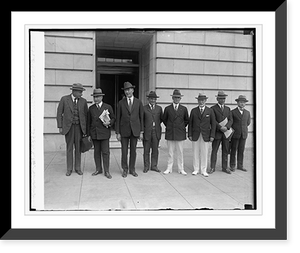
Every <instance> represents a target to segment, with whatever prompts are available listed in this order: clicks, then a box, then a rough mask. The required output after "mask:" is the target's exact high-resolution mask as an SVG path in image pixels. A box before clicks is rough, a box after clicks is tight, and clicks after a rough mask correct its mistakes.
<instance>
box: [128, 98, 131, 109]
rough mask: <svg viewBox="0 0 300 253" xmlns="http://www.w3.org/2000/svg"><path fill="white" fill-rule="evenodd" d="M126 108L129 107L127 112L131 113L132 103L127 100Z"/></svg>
mask: <svg viewBox="0 0 300 253" xmlns="http://www.w3.org/2000/svg"><path fill="white" fill-rule="evenodd" d="M128 107H129V111H131V108H132V102H131V99H129V101H128Z"/></svg>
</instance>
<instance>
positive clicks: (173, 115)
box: [163, 104, 189, 141]
mask: <svg viewBox="0 0 300 253" xmlns="http://www.w3.org/2000/svg"><path fill="white" fill-rule="evenodd" d="M163 122H164V124H165V126H166V134H165V139H166V140H173V141H183V140H185V139H186V126H187V125H188V123H189V114H188V110H187V108H186V107H185V106H183V105H181V104H179V107H178V109H177V111H175V110H174V107H173V104H171V105H169V106H167V107H166V108H165V111H164V114H163Z"/></svg>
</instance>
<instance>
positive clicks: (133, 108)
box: [57, 82, 250, 179]
mask: <svg viewBox="0 0 300 253" xmlns="http://www.w3.org/2000/svg"><path fill="white" fill-rule="evenodd" d="M134 88H135V86H134V85H132V84H131V83H130V82H125V83H124V87H123V88H122V89H123V90H124V93H125V96H124V98H123V99H121V100H120V101H119V103H118V107H117V113H116V116H115V114H114V112H113V109H112V107H111V106H110V105H108V104H106V103H104V102H103V101H102V100H103V97H104V96H105V94H104V93H102V90H101V89H100V88H98V89H94V91H93V94H91V96H93V99H94V104H93V105H91V106H90V107H89V108H88V106H87V101H86V100H85V99H84V98H82V97H81V96H82V92H83V91H84V90H85V89H84V88H83V86H82V84H80V83H75V84H73V86H72V87H71V90H72V93H71V94H70V95H66V96H63V97H62V98H61V100H60V102H59V105H58V108H57V126H58V128H59V132H60V133H61V134H63V135H65V140H66V156H67V173H66V175H67V176H70V175H71V173H72V171H73V152H74V149H75V172H76V173H77V174H79V175H82V171H81V152H80V145H81V144H80V143H81V139H82V137H84V136H89V138H90V140H91V141H92V142H93V145H94V161H95V166H96V171H95V172H94V173H93V174H92V175H93V176H96V175H98V174H101V173H103V169H102V164H103V168H104V175H105V176H106V177H107V178H109V179H111V178H112V177H111V175H110V173H109V161H110V149H109V139H110V137H111V127H112V126H113V125H115V131H116V137H117V140H118V141H120V142H121V167H122V170H123V173H122V177H124V178H125V177H127V175H128V173H129V174H131V175H132V176H134V177H137V176H138V174H137V172H136V170H135V163H136V155H137V153H136V146H137V141H138V140H141V141H143V146H144V154H143V160H144V169H143V172H144V173H147V172H148V171H149V170H152V171H156V172H160V170H159V168H158V157H159V142H160V139H161V134H162V127H161V124H162V123H163V124H164V125H165V126H166V131H165V139H166V141H167V147H168V161H167V169H166V170H165V171H164V172H163V173H164V174H169V173H172V170H173V163H174V159H175V157H177V165H178V173H180V174H183V175H186V174H187V173H186V171H185V170H184V159H183V142H184V141H185V140H186V137H187V136H186V135H187V134H186V127H187V126H188V131H187V132H188V139H189V140H190V141H192V147H193V167H194V171H193V173H192V174H193V175H197V174H198V173H201V174H202V175H203V176H208V174H211V173H213V172H214V171H215V168H216V160H217V152H218V149H219V146H220V144H221V143H222V171H224V172H226V173H228V174H230V173H231V171H234V170H235V167H237V169H239V170H242V171H246V169H245V168H244V167H243V157H244V149H245V143H246V139H247V134H248V126H249V124H250V113H249V111H248V110H246V109H245V104H246V102H248V100H247V99H246V97H245V96H243V95H240V96H239V97H238V98H237V99H236V101H237V104H238V107H237V108H235V109H234V110H232V111H231V110H230V108H229V107H227V106H225V99H226V96H227V94H225V93H224V92H223V91H219V92H218V94H217V96H216V98H217V101H218V103H217V104H215V105H214V106H212V107H211V108H209V107H207V106H206V101H207V98H208V97H207V96H206V95H205V94H202V93H199V95H198V97H196V99H197V100H198V106H197V107H195V108H193V109H192V111H191V114H190V116H189V114H188V110H187V108H186V107H185V106H183V105H181V104H180V101H181V98H182V97H183V95H182V94H181V93H180V91H179V90H178V89H175V90H174V91H173V94H171V96H172V100H173V102H172V103H171V104H170V105H169V106H167V107H166V108H165V110H164V112H163V109H162V107H161V106H159V105H157V103H156V101H157V98H159V96H157V94H156V92H155V91H150V92H149V94H148V95H147V98H148V104H146V105H144V106H143V104H142V102H141V100H139V99H138V98H135V97H134V95H133V93H134ZM103 115H104V116H103ZM222 123H223V124H222ZM232 130H233V134H231V135H230V137H228V135H225V133H227V131H232ZM230 138H231V152H230V168H228V167H227V166H228V154H229V148H230V147H229V139H230ZM209 143H212V152H211V159H210V170H208V169H207V164H208V148H209ZM128 145H129V147H130V148H129V150H130V151H129V164H128ZM150 152H151V154H150ZM175 152H176V154H175ZM236 153H237V159H236ZM236 160H237V164H236Z"/></svg>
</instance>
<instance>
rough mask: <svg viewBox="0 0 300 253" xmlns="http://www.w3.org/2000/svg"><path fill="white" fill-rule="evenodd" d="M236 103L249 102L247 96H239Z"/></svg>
mask: <svg viewBox="0 0 300 253" xmlns="http://www.w3.org/2000/svg"><path fill="white" fill-rule="evenodd" d="M235 101H236V102H238V101H244V102H248V100H247V98H246V96H244V95H239V97H238V98H237V99H236V100H235Z"/></svg>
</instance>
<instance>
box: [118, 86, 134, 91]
mask: <svg viewBox="0 0 300 253" xmlns="http://www.w3.org/2000/svg"><path fill="white" fill-rule="evenodd" d="M131 88H133V89H134V88H135V86H134V85H132V86H130V87H127V88H121V89H122V90H128V89H131Z"/></svg>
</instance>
